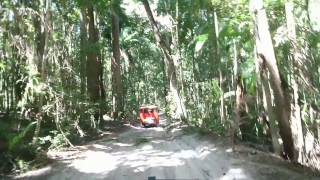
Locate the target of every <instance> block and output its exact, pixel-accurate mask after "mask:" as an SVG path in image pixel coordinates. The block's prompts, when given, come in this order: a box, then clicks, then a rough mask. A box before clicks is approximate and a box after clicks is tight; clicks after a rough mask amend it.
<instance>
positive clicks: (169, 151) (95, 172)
mask: <svg viewBox="0 0 320 180" xmlns="http://www.w3.org/2000/svg"><path fill="white" fill-rule="evenodd" d="M165 121H166V119H164V118H163V119H162V122H161V123H162V124H163V126H165V124H166V122H165ZM48 155H49V156H50V158H52V159H53V161H54V162H53V163H52V164H50V165H48V166H46V167H44V168H41V169H39V170H35V171H30V172H27V173H25V174H22V175H19V176H16V177H13V178H14V179H117V180H121V179H123V180H127V179H131V180H135V179H137V180H143V179H148V177H156V179H182V178H185V179H297V180H298V179H299V180H300V179H320V176H317V175H316V174H312V173H311V171H309V170H306V169H303V168H301V167H297V166H294V165H292V164H289V163H288V162H285V161H284V160H281V159H279V158H277V157H274V156H272V155H270V154H268V153H264V152H261V151H258V150H255V149H252V148H249V147H246V146H243V145H237V146H236V151H234V152H233V151H232V149H231V143H230V140H229V139H226V138H223V137H215V136H201V135H199V134H195V133H190V132H189V131H185V130H184V129H183V128H170V130H169V129H167V128H164V127H157V128H141V127H139V125H129V124H128V125H126V126H125V127H119V128H116V130H115V131H114V132H112V133H111V132H110V133H109V134H108V133H106V134H105V137H102V138H100V139H98V140H95V141H92V142H90V143H88V144H86V145H81V146H76V147H75V148H73V149H68V150H65V151H56V152H49V153H48Z"/></svg>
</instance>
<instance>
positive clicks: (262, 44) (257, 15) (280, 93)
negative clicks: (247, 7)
mask: <svg viewBox="0 0 320 180" xmlns="http://www.w3.org/2000/svg"><path fill="white" fill-rule="evenodd" d="M251 7H252V12H253V15H254V17H253V18H254V28H255V34H256V37H255V39H256V46H257V54H258V57H259V58H261V59H262V60H263V64H265V65H266V67H267V69H268V71H269V72H270V84H271V87H272V90H273V92H274V99H275V109H276V115H277V120H278V122H279V130H280V136H281V138H282V141H283V145H284V155H285V156H286V157H289V158H290V159H291V160H293V158H294V146H293V138H292V132H291V127H290V123H289V119H290V107H288V101H287V98H286V96H285V93H286V92H285V89H284V87H283V84H282V83H283V82H282V80H281V78H280V72H279V70H278V66H277V62H276V57H275V54H274V49H273V45H272V39H271V35H270V32H269V25H268V19H267V15H266V12H265V9H264V7H263V1H262V0H251Z"/></svg>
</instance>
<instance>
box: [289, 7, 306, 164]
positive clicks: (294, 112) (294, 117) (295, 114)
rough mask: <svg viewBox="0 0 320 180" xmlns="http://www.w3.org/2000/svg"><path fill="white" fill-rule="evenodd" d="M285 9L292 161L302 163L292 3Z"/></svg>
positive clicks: (302, 140)
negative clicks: (288, 51) (290, 98)
mask: <svg viewBox="0 0 320 180" xmlns="http://www.w3.org/2000/svg"><path fill="white" fill-rule="evenodd" d="M285 9H286V19H287V30H288V38H289V40H290V41H291V45H292V48H291V52H290V55H289V59H290V65H291V69H292V70H291V84H292V88H293V100H292V103H291V130H292V136H293V143H294V161H296V162H299V163H303V161H304V157H303V156H304V155H303V154H304V152H303V147H304V139H303V131H302V124H301V114H300V112H301V110H300V106H299V104H298V99H299V91H298V83H297V82H296V78H297V73H298V72H297V70H296V68H295V67H294V64H295V61H298V60H299V59H298V58H299V57H300V56H299V52H298V49H297V40H296V30H295V21H294V15H293V3H292V2H287V3H286V4H285Z"/></svg>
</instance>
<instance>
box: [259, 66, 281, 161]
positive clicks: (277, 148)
mask: <svg viewBox="0 0 320 180" xmlns="http://www.w3.org/2000/svg"><path fill="white" fill-rule="evenodd" d="M260 77H261V86H262V94H263V95H262V96H263V99H262V101H263V108H264V110H265V111H266V114H265V116H266V119H267V121H268V122H269V124H270V126H269V131H270V135H271V140H272V147H273V152H274V153H275V154H278V155H281V151H282V148H281V145H280V143H279V141H278V139H279V135H278V132H279V128H278V126H277V125H276V118H275V117H274V109H273V106H272V96H271V90H270V88H271V87H270V84H269V78H268V75H267V72H266V71H265V70H263V71H260Z"/></svg>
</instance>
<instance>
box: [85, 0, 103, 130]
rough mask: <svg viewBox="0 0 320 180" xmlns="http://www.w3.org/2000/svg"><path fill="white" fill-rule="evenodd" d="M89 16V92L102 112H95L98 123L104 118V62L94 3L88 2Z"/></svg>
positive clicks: (87, 68)
mask: <svg viewBox="0 0 320 180" xmlns="http://www.w3.org/2000/svg"><path fill="white" fill-rule="evenodd" d="M87 13H88V14H87V16H88V26H89V29H88V32H89V39H88V48H87V51H88V52H87V66H86V73H87V91H88V94H89V97H90V100H91V101H92V102H93V103H99V109H100V112H95V114H94V117H95V120H97V121H98V125H99V122H100V121H99V119H101V118H102V110H103V109H102V100H103V99H104V95H105V92H104V87H103V82H102V81H103V79H102V77H103V76H102V73H103V71H102V70H103V68H102V62H101V55H100V47H99V31H98V30H97V28H96V19H95V13H94V8H93V4H92V2H88V9H87ZM92 124H93V126H94V127H95V125H96V124H95V122H94V121H92Z"/></svg>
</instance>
